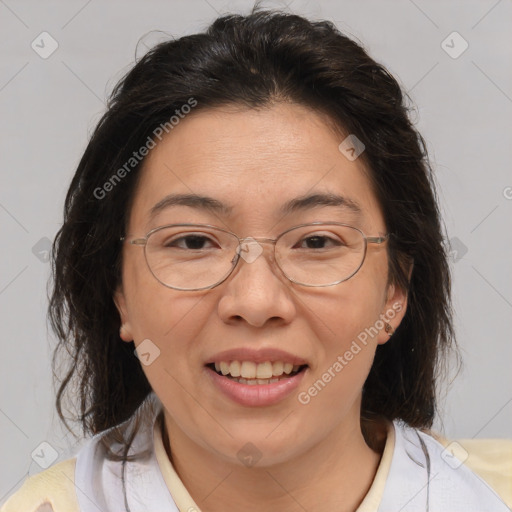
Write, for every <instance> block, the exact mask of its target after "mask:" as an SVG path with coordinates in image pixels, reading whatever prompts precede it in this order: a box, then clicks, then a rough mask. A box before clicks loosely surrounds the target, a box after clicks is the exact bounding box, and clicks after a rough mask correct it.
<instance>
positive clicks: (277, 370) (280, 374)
mask: <svg viewBox="0 0 512 512" xmlns="http://www.w3.org/2000/svg"><path fill="white" fill-rule="evenodd" d="M205 366H206V367H207V368H209V369H210V370H212V371H214V372H215V373H216V374H217V375H219V376H221V377H225V378H227V379H229V380H231V381H234V382H237V383H238V384H246V385H249V386H254V385H269V384H274V383H277V382H280V381H285V380H287V379H290V378H292V377H294V376H296V375H298V374H299V373H303V372H304V371H305V370H306V369H307V368H308V365H307V364H301V365H294V364H292V363H289V362H283V361H264V362H261V363H255V362H254V361H236V360H235V361H219V362H215V363H209V364H206V365H205Z"/></svg>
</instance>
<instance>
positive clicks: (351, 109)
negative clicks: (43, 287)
mask: <svg viewBox="0 0 512 512" xmlns="http://www.w3.org/2000/svg"><path fill="white" fill-rule="evenodd" d="M190 98H194V100H195V101H197V106H195V108H194V112H198V111H200V110H201V109H206V108H215V107H218V106H221V105H227V104H230V105H240V106H242V107H246V108H265V107H267V106H269V105H272V103H274V102H276V101H288V102H293V103H297V104H300V105H305V106H308V107H310V108H312V109H315V110H316V111H318V112H322V113H324V114H326V115H327V116H328V118H329V119H330V120H331V121H332V122H333V123H334V125H336V126H337V127H339V129H340V130H341V131H343V132H344V133H350V134H354V135H356V136H357V137H358V138H359V139H360V140H361V141H362V142H363V143H364V145H365V151H364V153H363V154H362V156H361V158H362V159H363V161H364V163H365V164H366V168H367V172H368V175H369V177H370V180H371V183H372V186H373V188H374V192H375V194H376V196H377V199H378V201H379V203H380V205H381V207H382V211H383V215H384V221H385V223H386V226H387V229H388V231H389V232H390V233H391V238H390V240H389V244H388V256H389V280H390V282H393V283H396V284H397V285H398V286H400V287H403V288H404V289H405V290H407V291H408V308H407V312H406V314H405V317H404V319H403V321H402V323H401V325H400V326H399V327H398V329H397V330H396V332H395V334H394V335H393V336H392V338H391V340H390V341H389V342H388V343H386V344H384V345H382V346H379V347H378V349H377V352H376V356H375V360H374V363H373V366H372V368H371V371H370V374H369V376H368V379H367V381H366V383H365V386H364V390H363V402H362V416H363V417H373V416H374V415H377V416H381V417H385V418H387V419H389V420H394V419H402V420H403V421H405V422H407V423H408V424H409V425H411V426H413V427H429V426H431V424H432V421H433V418H434V416H435V413H436V380H437V377H438V371H439V369H440V368H441V366H442V365H440V363H441V362H442V361H444V359H445V356H446V354H447V353H448V349H449V348H451V347H452V345H453V344H454V336H453V329H452V319H451V307H450V273H449V267H448V264H447V253H446V248H445V246H444V243H443V231H442V226H441V221H440V213H439V210H438V206H437V201H436V196H435V186H434V182H433V177H432V171H431V168H430V165H429V162H428V158H427V152H426V148H425V143H424V140H423V138H422V137H421V136H420V135H419V133H418V132H417V131H416V130H415V128H414V127H413V125H412V123H411V120H410V119H409V107H408V105H407V102H406V100H407V97H406V96H405V95H404V94H403V93H402V91H401V88H400V86H399V84H398V83H397V81H396V80H395V79H394V78H393V77H392V76H391V75H390V74H389V72H388V71H387V70H386V69H385V68H384V67H383V66H382V65H380V64H378V63H376V62H375V61H374V60H373V59H371V58H370V57H369V56H368V54H367V53H366V52H365V50H364V49H363V48H362V47H361V46H360V45H358V44H357V43H355V42H354V41H353V40H351V39H350V38H348V37H346V36H345V35H343V34H341V33H340V32H339V31H338V30H337V29H336V28H335V27H334V25H333V24H332V23H330V22H328V21H319V22H312V21H309V20H307V19H304V18H303V17H300V16H296V15H292V14H287V13H283V12H279V11H268V10H259V9H254V10H253V12H252V13H251V14H250V15H247V16H241V15H229V16H224V17H221V18H218V19H217V20H215V22H214V23H213V24H212V25H211V26H210V27H209V28H208V29H207V30H206V32H204V33H200V34H194V35H190V36H186V37H182V38H180V39H177V40H169V41H168V42H164V43H161V44H159V45H157V46H156V47H154V48H153V49H151V50H150V51H149V52H148V53H147V54H146V55H145V56H144V57H143V58H141V59H140V60H139V61H138V62H137V63H136V65H135V66H134V67H133V68H132V69H131V70H130V71H129V72H128V74H126V76H125V77H124V78H123V79H122V80H121V81H120V82H119V83H118V84H117V86H116V87H115V89H114V90H113V92H112V94H111V97H110V100H109V103H108V108H107V112H106V113H105V114H104V115H103V117H102V119H101V120H100V122H99V123H98V125H97V127H96V129H95V131H94V133H93V134H92V137H91V140H90V142H89V144H88V146H87V148H86V150H85V152H84V154H83V156H82V159H81V160H80V163H79V165H78V169H77V171H76V173H75V175H74V177H73V180H72V182H71V185H70V187H69V191H68V193H67V197H66V201H65V206H64V223H63V226H62V228H61V229H60V231H59V232H58V234H57V236H56V239H55V242H54V247H53V255H52V263H53V276H54V279H53V289H52V293H51V297H50V308H49V316H50V320H51V325H52V327H53V329H54V331H55V332H56V334H57V337H58V339H59V346H58V348H57V350H56V352H55V356H54V365H55V366H56V361H57V354H58V353H60V351H59V349H63V348H64V349H65V350H66V351H67V353H68V354H69V355H70V356H71V364H70V366H69V368H67V370H66V373H65V375H64V377H63V379H62V381H61V382H60V387H59V389H58V393H57V409H58V412H59V415H60V417H61V418H62V419H63V420H65V418H64V416H63V399H64V396H66V394H67V393H65V391H66V390H67V389H68V388H70V387H71V388H72V389H73V393H78V397H79V402H78V404H77V409H78V410H77V411H76V412H77V418H78V420H79V421H80V423H81V425H82V427H83V430H84V433H94V434H96V433H99V432H103V431H105V430H107V429H110V428H112V427H116V426H117V425H119V424H120V423H121V422H123V421H125V420H127V419H129V418H130V417H131V416H132V415H133V414H134V412H135V411H136V409H137V408H138V407H139V405H141V404H142V403H143V402H144V401H145V399H146V398H147V397H148V395H149V393H150V391H151V388H150V385H149V383H148V381H147V379H146V377H145V375H144V372H143V371H142V369H141V365H140V362H139V360H138V359H137V358H136V357H135V356H134V353H133V352H134V345H133V342H132V343H126V342H122V341H121V339H120V337H119V327H120V318H119V314H118V311H117V309H116V307H115V305H114V302H113V294H114V291H115V289H116V286H117V285H118V283H119V281H120V275H121V274H120V269H121V245H120V243H119V239H120V237H122V236H123V235H124V229H125V225H126V222H127V216H128V213H129V210H130V204H131V200H132V198H133V195H134V190H135V185H136V179H137V176H138V173H139V171H140V168H141V165H142V162H141V163H139V164H138V165H136V166H134V168H133V169H132V170H131V172H128V173H126V176H124V177H123V179H122V180H120V181H119V183H116V184H115V186H113V187H111V190H109V193H108V195H106V197H102V198H98V193H97V190H98V188H101V187H102V186H103V185H104V183H106V182H107V181H108V180H109V179H110V178H111V177H112V176H113V175H114V174H116V172H117V171H118V169H120V168H122V166H123V165H124V164H125V163H126V162H127V161H128V160H129V159H130V157H131V156H132V154H133V151H135V150H137V149H138V148H140V147H141V146H143V145H144V143H145V142H146V141H147V139H148V137H154V130H155V128H156V127H158V126H159V125H161V124H163V123H166V122H168V121H169V119H170V117H171V116H172V115H173V113H174V112H175V111H176V110H179V109H180V108H181V107H182V106H183V105H185V104H187V102H189V100H190ZM192 115H194V114H192ZM95 191H96V192H95ZM411 262H414V267H413V271H412V275H411V277H410V281H409V278H408V268H409V265H410V264H411ZM71 383H74V384H75V386H70V384H71ZM73 396H75V395H74V394H73ZM113 431H115V429H113Z"/></svg>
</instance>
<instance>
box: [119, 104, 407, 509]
mask: <svg viewBox="0 0 512 512" xmlns="http://www.w3.org/2000/svg"><path fill="white" fill-rule="evenodd" d="M342 140H343V138H340V135H339V134H336V133H335V131H334V130H333V129H332V127H331V126H330V125H329V124H328V122H327V120H326V119H325V118H324V117H323V116H322V115H321V114H319V113H316V112H314V111H312V110H309V109H307V108H305V107H302V106H299V105H295V104H285V103H277V104H274V105H273V106H272V107H269V108H267V109H263V110H247V109H242V108H235V107H223V108H222V109H220V108H218V109H211V110H205V111H198V112H196V113H193V114H191V115H189V116H187V117H186V118H185V119H184V120H182V121H180V123H179V125H177V126H176V127H175V128H174V129H173V131H172V132H171V133H170V134H169V135H168V136H167V137H166V138H164V139H163V141H162V142H161V143H160V144H159V145H158V146H157V147H156V148H155V149H153V150H152V151H151V153H150V154H149V155H148V157H147V159H146V161H145V165H144V169H143V170H142V175H141V179H140V181H139V183H138V188H137V190H136V195H135V198H134V202H133V205H132V209H131V211H130V215H129V224H128V226H127V233H128V236H129V237H143V236H145V234H146V233H147V232H148V231H149V230H150V229H152V228H155V227H157V226H161V225H164V224H170V223H180V222H196V223H208V224H214V225H217V226H220V227H223V228H225V229H229V230H231V231H233V232H235V233H236V234H238V236H245V237H247V236H252V237H271V238H276V237H277V236H278V235H279V234H280V233H282V232H283V231H285V230H286V229H288V228H290V227H292V226H295V225H297V224H301V223H306V222H314V221H326V222H327V221H338V222H346V223H351V224H353V225H355V226H357V227H359V228H360V229H362V231H363V232H364V233H365V234H366V235H367V236H378V235H380V234H384V233H386V226H385V225H384V222H383V217H382V213H381V210H380V207H379V205H378V204H377V201H376V199H375V196H374V194H373V192H372V190H371V186H370V181H369V179H368V177H367V174H366V172H365V170H364V168H363V167H362V165H363V164H362V163H361V161H360V160H355V161H354V162H351V161H349V160H348V159H347V158H345V156H344V155H343V154H342V153H341V152H340V151H339V150H338V145H339V144H340V142H341V141H342ZM315 191H320V192H335V193H338V194H341V195H343V196H346V197H349V198H350V199H352V200H354V201H357V203H359V205H360V206H361V209H362V214H361V217H360V218H356V217H355V216H354V214H352V213H350V212H347V211H343V209H340V208H339V207H332V206H317V207H315V208H312V209H311V210H308V211H304V212H296V213H293V214H292V215H291V216H290V217H286V218H283V217H282V216H280V215H279V214H278V213H277V212H278V209H279V207H280V206H281V205H282V204H283V203H284V202H286V201H287V200H289V199H292V198H295V197H298V196H302V195H305V194H309V193H312V192H315ZM171 192H172V193H196V194H204V195H208V196H211V197H214V198H216V199H218V200H220V201H222V202H224V203H227V204H230V205H232V206H233V214H232V215H231V216H228V217H221V216H219V215H217V214H213V213H209V212H207V211H199V210H196V209H193V208H190V207H187V206H174V207H171V208H170V209H168V210H166V211H164V212H162V213H160V214H159V215H158V216H157V217H156V218H155V219H153V220H152V221H151V222H149V210H150V208H151V207H152V206H153V205H154V204H156V203H157V202H158V201H159V200H161V199H162V198H163V197H164V196H165V195H167V194H169V193H171ZM387 264H388V260H387V250H386V244H382V245H374V244H371V245H369V248H368V252H367V255H366V259H365V262H364V264H363V266H362V268H361V269H360V270H359V272H358V273H357V274H356V275H355V276H354V277H352V278H351V279H349V280H348V281H346V282H343V283H341V284H338V285H336V286H330V287H324V288H306V287H302V286H300V285H296V284H294V283H291V282H290V281H288V280H287V279H286V278H285V277H284V276H282V275H281V274H280V273H279V271H278V270H277V269H276V268H275V266H274V265H273V261H272V252H271V246H268V247H267V246H266V244H265V249H264V253H263V255H262V256H260V257H258V258H257V259H256V260H255V261H254V262H252V263H247V262H245V261H240V262H239V264H238V266H237V268H236V269H235V271H234V272H233V274H232V275H231V276H230V277H229V278H228V279H227V280H226V281H225V282H224V283H222V284H221V285H219V286H218V287H216V288H214V289H211V290H203V291H198V292H190V291H188V292H183V291H177V290H173V289H169V288H166V287H164V286H162V285H161V284H160V283H159V282H158V281H157V280H156V279H155V278H154V277H153V276H152V275H151V273H150V272H149V270H148V268H147V266H146V263H145V260H144V251H143V249H142V248H141V247H137V246H133V245H130V244H125V246H124V249H123V272H122V284H120V286H119V288H118V290H117V292H116V294H115V302H116V305H117V307H118V309H119V312H120V315H121V320H122V324H123V328H122V331H121V334H122V339H123V340H125V341H127V342H128V341H132V340H134V342H135V345H138V344H139V343H140V342H141V341H142V340H144V339H146V338H149V339H150V340H151V341H152V342H153V343H155V344H156V345H157V346H158V347H159V349H160V351H161V353H160V356H159V357H158V358H157V359H155V361H154V362H153V363H152V364H151V365H148V366H144V367H143V368H144V371H145V373H146V375H147V377H148V379H149V382H150V383H151V386H152V388H153V389H154V391H155V392H156V394H157V395H158V397H159V398H160V400H161V401H162V403H163V404H164V408H165V424H166V430H167V433H168V436H169V439H170V453H169V456H170V459H171V460H172V462H173V464H174V467H175V468H176V470H177V472H178V474H179V475H180V477H181V479H182V480H183V482H184V484H185V486H186V487H187V489H188V490H189V492H190V494H191V496H192V497H193V498H194V499H195V501H196V502H197V504H198V505H199V507H201V510H202V511H204V512H212V511H214V512H216V511H221V510H222V511H225V510H226V504H229V507H230V509H232V510H246V511H256V510H258V511H261V510H266V511H280V512H283V511H284V512H287V511H299V510H304V509H306V510H308V511H309V512H317V511H320V510H322V511H323V510H338V511H345V510H346V511H349V510H355V509H356V508H357V506H358V505H359V503H360V502H361V501H362V499H363V498H364V496H365V494H366V492H367V491H368V489H369V487H370V485H371V483H372V480H373V478H374V476H375V472H376V469H377V466H378V463H379V460H380V454H378V453H376V452H374V451H373V450H372V449H370V447H369V446H368V445H367V444H366V442H365V440H364V437H363V435H362V432H361V428H360V405H361V392H362V387H363V384H364V381H365V379H366V377H367V375H368V372H369V370H370V367H371V364H372V361H373V357H374V353H375V349H376V347H377V344H379V343H386V342H387V341H388V340H389V335H388V334H387V333H386V332H385V331H384V330H383V329H382V330H381V331H380V332H379V334H378V335H377V336H375V337H374V338H370V340H369V342H368V344H367V346H366V347H364V348H363V349H362V350H361V351H360V352H359V353H358V354H357V355H356V356H355V357H354V358H353V359H352V361H350V362H349V364H348V365H347V366H345V367H344V368H343V370H342V371H341V372H339V373H338V374H337V375H336V377H335V378H334V379H332V381H331V382H330V383H329V384H328V385H327V386H326V387H325V388H324V389H323V390H322V391H321V392H320V393H319V394H318V395H317V396H316V397H314V398H313V399H312V400H311V402H310V403H309V404H307V405H302V404H300V403H299V402H298V400H297V393H292V395H291V396H289V397H287V398H286V399H284V400H283V401H281V402H279V403H277V404H274V405H272V406H268V407H245V406H241V405H238V404H236V403H234V402H232V401H231V400H230V399H229V398H227V397H225V396H224V395H223V394H221V393H220V392H219V391H218V390H217V389H216V388H214V387H213V385H212V384H211V382H210V379H209V378H208V375H207V372H206V370H205V368H204V364H205V363H206V362H207V361H208V360H209V359H210V360H211V357H212V356H213V355H215V354H216V353H218V352H221V351H224V350H227V349H232V348H239V347H245V346H250V347H253V348H255V349H260V348H264V347H277V348H280V349H282V350H285V351H288V352H290V353H292V354H295V355H297V356H300V357H302V358H304V359H305V360H307V361H308V364H309V369H308V370H307V374H306V375H305V376H304V379H303V381H302V382H301V385H300V387H299V389H298V392H300V391H305V390H307V389H308V388H309V387H310V386H311V385H312V384H313V383H314V382H315V381H316V380H318V379H319V378H320V377H321V375H322V374H323V373H324V372H325V371H326V370H327V368H329V367H331V366H332V365H333V363H334V362H335V361H336V359H337V357H338V356H339V355H343V354H344V353H345V351H346V350H348V348H349V347H350V345H351V343H352V341H353V340H355V339H356V338H357V335H358V334H359V333H360V332H361V331H363V330H364V329H365V328H367V327H370V326H372V325H374V324H375V322H376V321H377V320H378V319H379V315H381V314H384V313H385V312H386V311H388V310H389V309H390V308H392V306H393V304H395V305H396V304H397V303H400V305H401V307H402V309H401V311H400V312H398V313H397V314H396V315H395V316H394V318H393V319H392V320H390V322H389V323H390V324H391V325H392V327H393V328H395V329H396V327H397V326H398V324H399V323H400V321H401V319H402V317H403V315H404V313H405V308H406V296H405V294H404V293H403V291H402V290H400V289H397V288H395V287H394V286H393V285H391V286H388V284H387V283H388V273H387ZM389 342H390V343H392V338H391V340H390V341H389ZM248 442H250V443H252V444H253V445H255V446H256V447H257V449H258V450H259V452H261V454H262V457H261V459H260V461H259V462H258V463H257V464H256V465H255V466H254V467H251V468H248V467H245V466H244V465H243V464H242V463H241V462H240V460H239V459H238V457H237V452H238V451H239V450H240V449H241V448H242V447H243V446H244V445H246V443H248ZM221 482H222V483H221Z"/></svg>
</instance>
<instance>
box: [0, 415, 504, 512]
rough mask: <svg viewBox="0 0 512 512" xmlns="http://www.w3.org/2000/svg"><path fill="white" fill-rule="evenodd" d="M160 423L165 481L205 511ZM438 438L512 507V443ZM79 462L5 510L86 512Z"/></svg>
mask: <svg viewBox="0 0 512 512" xmlns="http://www.w3.org/2000/svg"><path fill="white" fill-rule="evenodd" d="M157 425H158V422H155V425H154V443H155V453H156V457H157V461H158V464H159V467H160V471H161V472H162V476H163V478H164V481H165V483H166V485H167V487H168V488H169V490H170V492H171V495H172V497H173V499H174V501H175V502H176V505H177V506H178V508H179V510H180V512H189V511H190V510H194V509H195V510H196V511H197V512H200V510H201V508H200V505H199V504H196V503H195V502H194V500H193V499H192V497H191V496H190V494H189V493H188V491H187V489H186V488H185V486H184V484H183V482H182V481H181V479H180V478H179V476H178V474H177V473H176V471H175V470H174V468H173V466H172V464H171V462H170V460H169V458H168V457H167V453H166V451H165V448H164V445H163V442H162V436H161V432H160V429H159V428H158V427H157ZM436 438H437V440H438V441H439V442H441V444H443V445H444V446H448V445H450V449H452V448H453V451H454V454H455V455H459V457H462V455H464V456H465V452H467V453H468V454H469V455H468V457H467V460H466V461H465V464H466V466H468V467H469V468H470V469H471V470H472V471H474V472H475V473H477V474H478V475H479V476H480V477H481V478H482V479H484V480H485V481H486V482H487V483H488V484H489V485H490V486H491V487H492V488H493V489H494V490H495V491H496V493H497V494H498V495H500V496H501V498H502V499H503V501H504V502H505V503H506V504H507V506H508V507H511V508H512V440H500V439H493V440H475V439H471V440H459V441H457V442H456V443H450V442H449V441H447V440H446V439H443V438H440V437H439V436H436ZM394 444H395V434H394V429H393V428H390V430H389V431H388V437H387V441H386V445H385V448H384V452H383V455H382V458H381V462H380V465H379V467H378V470H377V473H376V475H375V479H374V481H373V483H372V485H371V487H370V490H369V491H368V493H367V495H366V497H365V498H364V500H363V502H362V503H361V505H360V506H359V508H358V509H357V512H375V511H376V510H377V509H378V507H379V504H380V502H381V499H382V495H383V491H384V487H385V485H386V480H387V477H388V473H389V468H390V465H391V459H392V456H393V450H394ZM461 452H462V453H461ZM75 462H76V459H75V458H72V459H68V460H65V461H62V462H60V463H58V464H55V465H54V466H52V467H51V468H48V469H46V470H45V471H42V472H41V473H38V474H37V475H33V476H31V477H29V478H28V479H27V480H26V481H25V482H24V484H23V485H22V487H21V488H20V489H19V490H18V491H17V492H16V493H14V494H13V495H12V496H11V497H10V498H9V500H8V501H7V502H6V503H5V504H4V505H3V507H2V508H1V509H0V512H50V511H53V512H80V510H79V506H78V501H77V493H79V492H80V490H79V489H76V488H75V485H74V473H75ZM50 507H51V508H50ZM192 507H193V508H192Z"/></svg>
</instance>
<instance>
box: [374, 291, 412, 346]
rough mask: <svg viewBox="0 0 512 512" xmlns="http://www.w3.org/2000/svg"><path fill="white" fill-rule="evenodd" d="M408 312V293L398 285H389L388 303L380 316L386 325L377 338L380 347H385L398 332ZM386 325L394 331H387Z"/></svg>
mask: <svg viewBox="0 0 512 512" xmlns="http://www.w3.org/2000/svg"><path fill="white" fill-rule="evenodd" d="M406 310H407V292H406V291H405V290H403V289H402V288H401V287H399V286H397V285H396V284H393V283H392V284H390V285H388V289H387V295H386V303H385V304H384V308H383V311H382V312H381V314H380V320H382V322H383V324H384V325H383V328H382V329H381V330H380V331H379V334H378V336H377V343H378V344H379V345H383V344H384V343H386V342H387V341H388V340H389V339H390V338H391V337H392V336H393V332H394V331H396V330H397V328H398V326H399V325H400V322H401V321H402V319H403V318H404V316H405V312H406ZM386 324H389V325H390V326H391V329H392V330H391V331H390V332H387V331H386V329H385V327H386Z"/></svg>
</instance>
